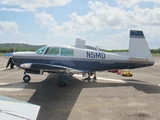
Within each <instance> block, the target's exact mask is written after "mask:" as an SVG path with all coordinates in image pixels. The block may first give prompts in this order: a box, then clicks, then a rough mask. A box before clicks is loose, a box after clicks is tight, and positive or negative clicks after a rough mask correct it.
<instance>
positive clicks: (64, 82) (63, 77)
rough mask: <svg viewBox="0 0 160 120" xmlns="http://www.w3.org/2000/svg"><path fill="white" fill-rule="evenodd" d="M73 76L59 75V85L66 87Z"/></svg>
mask: <svg viewBox="0 0 160 120" xmlns="http://www.w3.org/2000/svg"><path fill="white" fill-rule="evenodd" d="M72 75H73V74H59V75H58V79H57V84H58V86H59V87H66V86H67V85H68V83H69V78H70V77H71V76H72Z"/></svg>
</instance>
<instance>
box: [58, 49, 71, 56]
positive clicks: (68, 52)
mask: <svg viewBox="0 0 160 120" xmlns="http://www.w3.org/2000/svg"><path fill="white" fill-rule="evenodd" d="M73 54H74V53H73V50H72V49H68V48H61V56H73Z"/></svg>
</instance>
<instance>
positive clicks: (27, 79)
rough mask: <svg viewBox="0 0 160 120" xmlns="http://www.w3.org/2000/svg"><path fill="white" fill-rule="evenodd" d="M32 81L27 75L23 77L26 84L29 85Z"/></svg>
mask: <svg viewBox="0 0 160 120" xmlns="http://www.w3.org/2000/svg"><path fill="white" fill-rule="evenodd" d="M30 80H31V77H30V76H29V75H25V76H24V77H23V81H24V82H26V83H28V82H29V81H30Z"/></svg>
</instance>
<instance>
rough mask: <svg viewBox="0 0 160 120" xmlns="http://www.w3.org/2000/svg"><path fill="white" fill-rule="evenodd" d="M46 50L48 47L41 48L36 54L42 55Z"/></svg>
mask: <svg viewBox="0 0 160 120" xmlns="http://www.w3.org/2000/svg"><path fill="white" fill-rule="evenodd" d="M45 49H46V46H44V47H41V48H39V49H38V50H37V51H36V53H37V54H42V53H43V52H44V50H45Z"/></svg>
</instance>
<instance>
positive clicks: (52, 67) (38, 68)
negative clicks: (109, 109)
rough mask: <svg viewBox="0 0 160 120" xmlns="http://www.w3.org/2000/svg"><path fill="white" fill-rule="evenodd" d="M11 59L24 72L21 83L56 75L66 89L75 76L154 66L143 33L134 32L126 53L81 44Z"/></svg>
mask: <svg viewBox="0 0 160 120" xmlns="http://www.w3.org/2000/svg"><path fill="white" fill-rule="evenodd" d="M84 45H85V44H84ZM12 58H13V60H14V63H15V65H16V66H17V67H20V68H22V69H24V74H25V76H24V77H23V80H24V82H29V81H30V79H31V78H30V76H29V75H26V73H32V74H42V73H43V72H48V73H57V74H58V80H57V84H58V85H59V86H60V87H65V86H66V85H67V84H68V81H69V78H70V77H71V76H72V75H73V74H75V73H83V72H95V71H104V70H112V69H134V68H140V67H148V66H152V65H153V64H154V59H153V57H152V55H151V52H150V50H149V47H148V44H147V42H146V40H145V37H144V34H143V32H142V31H137V30H131V31H130V41H129V51H128V52H126V53H125V54H122V53H110V52H102V51H98V50H90V49H84V46H83V45H82V46H81V47H76V46H75V47H71V46H63V45H47V46H44V47H42V48H40V49H38V50H37V51H36V52H14V53H13V57H12Z"/></svg>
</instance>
